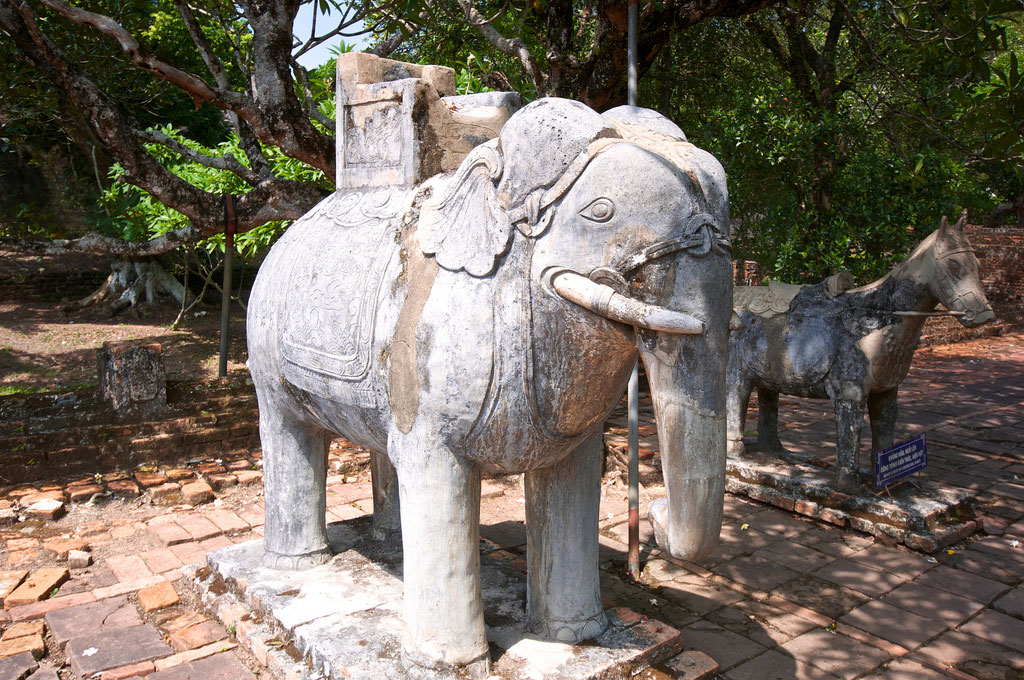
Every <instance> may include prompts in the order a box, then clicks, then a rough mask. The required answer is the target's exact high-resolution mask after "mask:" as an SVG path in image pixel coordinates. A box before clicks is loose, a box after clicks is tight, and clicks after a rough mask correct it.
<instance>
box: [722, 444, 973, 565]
mask: <svg viewBox="0 0 1024 680" xmlns="http://www.w3.org/2000/svg"><path fill="white" fill-rule="evenodd" d="M867 474H868V472H867V471H865V470H861V477H862V478H865V477H866V476H867ZM832 478H833V475H832V472H831V471H829V470H825V469H823V468H820V467H817V466H814V465H811V464H808V463H806V462H803V461H801V460H799V459H796V458H795V457H791V456H777V455H772V454H766V453H760V452H756V451H754V452H751V451H747V452H744V453H743V454H740V455H738V456H734V455H730V456H729V458H728V460H727V461H726V490H727V491H729V492H730V493H732V494H736V495H741V496H748V497H750V498H752V499H754V500H757V501H761V502H763V503H769V504H771V505H774V506H776V507H780V508H783V509H785V510H789V511H790V512H794V513H796V514H799V515H804V516H805V517H813V518H815V519H819V520H822V521H824V522H828V523H829V524H834V525H836V526H849V527H851V528H853V529H857V530H858V531H863V532H865V533H868V534H871V535H873V536H879V537H881V536H886V537H888V538H891V539H896V540H897V541H900V542H902V543H903V544H905V545H906V546H907V547H909V548H911V549H913V550H918V551H921V552H926V553H931V552H935V551H937V550H939V549H941V548H944V547H946V546H949V545H953V544H954V543H959V542H960V541H962V540H964V539H965V538H967V537H968V536H970V535H971V534H973V533H974V532H975V531H977V530H978V528H979V522H977V521H976V520H975V519H974V511H973V509H972V507H971V502H972V501H973V498H974V497H973V496H972V495H971V494H970V493H967V492H966V491H963V490H961V489H954V488H950V487H947V486H943V485H942V484H940V483H938V482H935V481H932V480H929V479H927V478H923V477H915V478H913V479H912V480H911V481H909V482H905V483H903V484H900V485H897V486H893V487H890V488H889V489H888V490H882V491H880V492H875V491H873V490H871V489H870V488H869V487H864V488H863V489H862V490H861V492H860V493H858V494H847V493H842V492H840V491H837V490H836V489H835V488H834V486H833V479H832Z"/></svg>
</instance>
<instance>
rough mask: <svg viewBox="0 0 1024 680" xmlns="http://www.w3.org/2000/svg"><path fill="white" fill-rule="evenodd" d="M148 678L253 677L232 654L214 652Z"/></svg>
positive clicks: (205, 679)
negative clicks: (211, 654)
mask: <svg viewBox="0 0 1024 680" xmlns="http://www.w3.org/2000/svg"><path fill="white" fill-rule="evenodd" d="M146 677H147V678H148V680H197V679H198V678H202V679H203V680H241V679H243V678H251V677H253V674H252V672H251V671H250V670H249V669H248V668H246V667H245V666H244V665H242V662H240V661H239V660H238V658H237V657H235V655H233V654H215V655H213V656H208V657H206V658H204V659H199V660H198V661H189V662H186V663H183V664H181V665H180V666H175V667H173V668H168V669H166V670H162V671H157V672H156V673H153V674H152V675H148V676H146Z"/></svg>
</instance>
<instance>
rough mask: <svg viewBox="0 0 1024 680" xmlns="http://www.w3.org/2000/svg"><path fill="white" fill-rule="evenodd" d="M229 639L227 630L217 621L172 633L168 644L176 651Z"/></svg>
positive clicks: (206, 622)
mask: <svg viewBox="0 0 1024 680" xmlns="http://www.w3.org/2000/svg"><path fill="white" fill-rule="evenodd" d="M226 637H227V629H226V628H224V627H223V626H221V625H220V624H219V623H217V622H215V621H204V622H202V623H200V624H196V625H194V626H189V627H187V628H183V629H181V630H179V631H176V632H175V633H172V634H171V635H170V637H169V638H168V642H170V643H171V646H172V647H173V648H174V651H185V650H186V649H196V648H197V647H203V646H206V645H208V644H212V643H214V642H216V641H218V640H223V639H224V638H226Z"/></svg>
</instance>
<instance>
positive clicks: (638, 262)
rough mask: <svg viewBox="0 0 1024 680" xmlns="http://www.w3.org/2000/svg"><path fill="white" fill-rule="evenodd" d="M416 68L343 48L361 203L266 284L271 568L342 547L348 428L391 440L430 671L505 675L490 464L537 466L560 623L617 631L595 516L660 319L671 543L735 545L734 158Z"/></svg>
mask: <svg viewBox="0 0 1024 680" xmlns="http://www.w3.org/2000/svg"><path fill="white" fill-rule="evenodd" d="M370 64H378V65H380V64H384V65H382V66H381V68H382V69H383V74H384V75H382V76H381V77H382V78H383V80H374V81H373V82H371V83H367V82H364V81H363V76H362V75H359V74H361V73H362V72H363V67H364V66H365V67H366V72H367V73H369V72H370V69H371V68H376V67H371V66H370ZM348 66H351V68H352V69H355V72H351V73H350V72H349V70H347V69H348ZM417 72H420V73H422V72H425V70H423V71H421V69H420V67H416V66H411V65H405V64H398V63H394V62H391V63H384V62H379V61H374V58H373V57H372V56H370V55H365V54H363V55H351V56H350V55H346V56H343V57H342V58H341V59H339V77H338V80H339V95H338V112H339V113H338V163H337V168H338V179H337V187H338V188H339V190H338V191H336V192H335V193H334V194H333V195H331V196H329V197H327V198H326V199H325V200H324V201H322V202H321V203H320V204H318V205H317V206H316V207H315V208H314V209H313V210H312V211H310V212H309V213H307V214H306V215H305V216H303V217H302V218H300V219H299V220H297V221H296V222H295V223H293V224H292V226H290V227H289V232H288V235H287V237H286V238H284V239H282V240H281V241H279V242H278V244H276V245H275V246H274V249H273V251H272V252H271V254H270V255H269V256H268V259H267V261H266V262H265V264H264V265H263V266H262V267H261V270H260V272H259V274H258V275H257V280H256V282H255V284H254V288H253V295H252V298H251V300H250V304H249V310H248V318H247V323H248V328H249V333H248V336H247V337H248V342H249V367H250V371H251V373H252V377H253V382H254V384H255V387H256V390H257V393H258V395H259V402H260V422H261V432H260V436H261V442H262V447H263V452H264V456H265V457H266V460H267V469H268V474H267V476H266V477H265V479H264V482H265V489H266V494H265V499H266V500H265V504H266V526H265V536H266V554H265V555H264V558H263V559H264V560H265V561H266V563H267V564H268V565H272V566H275V567H277V568H280V569H294V568H312V567H315V566H317V565H319V564H322V563H324V562H326V561H328V560H329V559H330V558H331V555H330V553H329V551H328V550H327V546H326V541H325V537H324V532H325V529H324V507H325V506H326V498H325V494H324V486H325V482H326V469H325V466H324V463H323V461H324V459H325V452H326V451H325V447H326V444H327V436H328V434H329V433H328V432H327V430H326V429H324V428H325V427H336V428H337V429H338V430H344V431H345V432H346V433H347V435H348V436H349V437H351V438H353V443H355V444H358V445H360V446H364V447H366V448H368V449H370V450H371V451H373V452H374V453H373V454H372V457H371V468H372V474H373V479H374V482H373V490H372V507H373V512H374V520H375V522H376V524H377V528H376V532H377V533H378V534H379V535H381V536H386V535H388V534H389V533H394V532H396V531H397V529H398V528H399V526H398V524H399V513H398V505H397V489H398V486H399V484H398V482H399V480H398V477H401V488H402V511H401V517H400V521H401V530H402V534H403V536H404V540H405V549H406V551H407V552H408V554H407V555H406V556H405V558H406V560H407V562H406V563H407V564H410V565H415V567H414V568H415V574H414V575H413V574H410V575H409V577H408V578H407V579H406V584H407V590H406V594H405V597H406V606H405V617H404V619H405V620H404V621H403V626H404V628H405V630H406V635H405V636H404V644H405V646H406V648H407V649H406V652H407V656H408V658H411V659H414V660H415V663H417V664H421V665H426V666H433V665H435V664H438V663H442V664H447V663H455V664H456V665H459V664H470V665H471V666H472V668H471V669H467V668H461V669H460V672H470V673H483V672H484V671H486V670H487V669H486V665H487V661H486V658H485V657H486V655H487V653H488V650H487V644H486V635H485V628H484V621H483V619H482V617H481V615H480V611H481V607H480V604H479V602H478V596H477V595H476V593H477V592H478V589H477V587H476V581H477V578H478V577H477V575H476V572H477V570H478V566H477V560H476V554H477V552H478V550H479V536H478V533H479V530H478V526H479V521H478V518H477V508H478V506H479V490H478V487H479V474H480V470H481V469H487V468H497V469H500V470H503V471H504V472H506V473H516V472H521V471H527V470H529V472H528V481H527V484H528V485H529V487H530V489H531V493H530V494H528V497H527V508H526V510H527V514H528V515H529V522H528V524H529V526H530V527H533V529H532V530H531V535H530V541H531V545H538V546H539V547H538V548H537V549H536V550H531V551H530V554H529V556H528V558H527V560H528V562H529V570H530V571H531V574H532V575H531V578H532V579H533V581H532V582H533V583H534V584H535V587H534V588H533V590H532V591H531V598H532V599H531V602H532V603H533V606H534V611H535V612H536V613H537V618H538V622H537V630H542V631H543V632H544V633H545V634H546V635H548V636H550V637H552V638H554V639H559V640H564V641H575V642H579V641H582V640H585V639H589V638H591V637H595V636H598V635H599V634H600V632H601V631H602V630H604V629H605V628H606V622H605V620H604V614H603V606H602V603H601V598H600V584H599V581H598V570H597V554H598V539H597V532H596V531H595V529H596V527H595V526H594V523H595V522H596V520H597V509H598V505H599V500H600V499H599V495H600V469H599V468H600V464H599V462H600V458H601V450H602V442H601V426H600V423H601V421H602V419H603V418H604V416H605V415H606V414H607V413H608V411H609V410H610V408H611V407H612V406H613V405H614V402H615V399H616V398H617V395H619V394H621V393H622V391H623V390H624V388H625V385H626V381H627V379H628V374H629V371H630V368H631V367H632V366H633V364H634V363H635V361H636V359H637V351H638V350H637V345H636V344H635V342H634V338H632V337H627V336H626V335H623V328H625V327H638V328H640V329H641V330H640V336H641V341H640V343H639V346H640V347H639V351H640V352H641V353H642V354H643V359H644V362H645V365H646V366H647V367H648V376H649V380H650V384H651V388H652V392H653V393H654V400H655V401H656V402H658V403H659V404H661V407H659V408H660V413H662V414H664V417H663V418H662V421H663V423H662V428H661V433H660V434H661V435H662V442H661V443H662V452H661V453H662V460H663V461H665V470H664V472H665V475H666V477H667V478H670V479H671V480H672V483H673V485H674V486H675V487H676V488H678V489H680V490H683V489H686V491H681V492H680V493H679V494H678V495H675V496H674V499H673V505H672V507H669V505H668V504H667V502H666V501H665V499H657V500H655V501H654V503H653V504H652V506H651V509H650V512H649V516H650V518H651V523H652V525H653V526H654V534H655V536H656V537H657V539H658V543H659V545H661V546H662V547H663V548H664V549H666V550H668V551H670V552H671V553H672V554H674V555H676V556H677V557H680V558H685V559H696V558H697V557H699V556H701V555H702V554H704V553H706V552H707V551H709V550H710V549H711V547H712V545H713V544H714V538H715V536H716V535H717V533H718V531H719V527H720V524H721V516H720V513H719V510H718V508H719V507H720V500H715V499H716V498H717V499H720V498H721V496H722V494H723V486H724V474H723V473H722V467H723V466H722V461H723V460H724V456H725V450H724V448H725V447H724V442H723V441H722V439H721V437H720V436H719V435H720V433H721V427H722V424H723V423H722V418H723V417H724V413H723V411H724V398H725V395H724V373H725V365H724V359H725V356H726V353H725V343H726V340H727V334H728V322H729V316H730V314H731V309H730V302H731V300H730V296H729V295H728V291H729V290H730V288H731V260H730V256H729V253H730V249H731V246H730V242H729V229H730V220H729V217H728V200H727V191H726V182H725V173H724V170H723V169H722V167H721V165H720V164H719V163H718V162H717V161H716V160H715V159H714V158H713V157H711V156H710V155H709V154H707V153H706V152H703V151H701V150H700V149H697V148H696V147H694V146H693V145H691V144H689V143H688V142H686V141H685V137H684V136H683V135H682V132H681V131H680V130H679V129H678V127H676V126H675V125H674V124H673V123H672V122H671V121H669V120H668V119H667V118H664V117H663V116H661V115H660V114H657V113H656V112H654V111H648V110H643V109H638V108H636V107H618V108H616V109H613V110H611V111H607V112H605V113H604V114H598V113H597V112H596V111H594V110H592V109H590V108H588V107H586V106H585V105H582V104H580V103H579V102H575V101H570V100H565V99H556V98H546V99H541V100H538V101H536V102H533V103H531V104H529V105H528V106H526V107H524V108H523V109H521V110H520V111H518V112H516V113H515V114H514V115H512V116H511V117H510V118H508V121H507V122H505V124H504V125H503V126H500V131H499V130H498V129H497V126H498V125H500V117H491V116H490V114H489V113H488V115H478V114H483V113H485V112H484V109H495V110H497V109H500V108H501V107H500V106H494V104H495V103H504V102H507V101H508V99H509V98H508V96H507V95H487V97H485V98H473V99H460V100H458V101H452V102H445V101H443V100H441V99H440V97H439V96H438V92H437V90H436V86H435V85H434V84H432V83H431V82H430V81H429V80H427V79H424V78H417V77H414V74H415V73H417ZM367 77H371V78H375V77H376V76H367ZM449 104H451V106H449ZM495 112H497V111H492V112H490V113H495ZM454 114H458V116H456V115H454ZM460 117H461V118H460ZM493 120H498V121H499V122H498V123H495V124H494V127H489V126H490V125H491V123H490V122H488V121H493ZM449 123H451V124H449ZM495 133H497V139H491V138H492V137H493V136H494V134H495ZM447 168H450V169H453V170H454V172H453V173H452V174H441V175H438V174H436V173H438V172H443V171H444V170H445V169H447ZM427 177H431V179H426V178H427ZM623 177H629V178H631V179H632V180H633V181H630V182H623V181H622V178H623ZM419 182H422V184H418V183H419ZM637 224H642V225H644V228H643V229H642V230H640V231H639V232H638V231H636V229H635V225H637ZM541 237H543V239H542V240H541ZM655 261H657V265H658V268H657V271H658V272H659V273H658V274H657V276H656V277H655V278H657V279H658V282H654V281H653V280H651V283H650V286H649V289H648V288H645V286H646V285H647V284H646V283H642V282H646V281H648V280H649V279H648V276H649V275H651V274H653V271H654V269H656V267H655V266H654V263H655ZM668 272H672V273H671V274H669V273H668ZM662 277H664V281H662ZM354 282H358V283H354ZM630 282H632V284H631V283H630ZM633 284H636V285H633ZM382 291H383V292H382ZM709 291H714V293H713V294H710V293H709ZM723 293H725V294H723ZM682 309H686V310H687V312H683V311H680V310H682ZM602 319H605V320H602ZM606 320H611V322H614V323H609V322H608V321H606ZM428 327H429V329H430V331H429V334H430V342H429V343H425V342H424V341H423V334H424V333H426V332H427V331H424V330H423V329H426V328H428ZM421 366H430V367H431V368H430V371H429V380H428V376H427V374H426V372H424V371H422V370H420V369H419V368H417V367H421ZM528 376H537V377H536V382H537V385H534V386H533V387H531V386H530V383H531V382H533V381H534V380H535V379H534V378H532V377H528ZM524 380H525V381H526V382H525V383H524V382H523V381H524ZM306 395H316V396H315V397H314V396H310V399H312V401H310V400H307V398H306ZM456 395H457V396H456ZM667 395H671V396H667ZM300 401H301V402H302V403H301V404H300V403H299V402H300ZM342 404H344V405H345V406H340V405H342ZM698 404H700V406H698ZM307 414H309V415H307ZM310 416H311V417H310ZM324 423H331V424H332V425H330V426H325V425H323V424H324ZM684 423H685V426H684ZM439 433H442V434H440V435H439ZM553 433H559V434H558V435H557V436H553ZM567 433H572V434H571V435H569V434H567ZM716 433H717V434H716ZM385 444H386V446H387V448H388V449H389V450H388V451H387V452H386V455H385V452H384V451H382V449H383V448H384V447H385ZM570 449H571V450H572V452H573V453H572V455H567V453H568V452H569V451H570ZM697 452H699V454H698V453H697ZM391 461H394V462H395V463H396V464H397V465H396V466H394V467H393V466H392V464H391ZM270 471H273V474H269V473H270ZM361 505H362V506H363V507H367V506H368V505H369V503H368V502H363V503H362V504H361ZM705 509H706V510H707V511H705ZM554 518H557V521H556V520H555V519H554ZM556 526H557V527H558V528H557V529H554V528H553V527H556ZM541 527H551V529H550V530H548V529H543V528H541ZM440 555H443V558H441V557H439V556H440ZM453 575H455V577H453ZM308 606H309V607H317V606H319V605H318V603H315V602H312V603H310V604H309V605H308ZM308 613H309V612H305V613H303V614H301V616H305V615H306V614H308ZM296 616H297V618H301V616H300V615H299V614H297V615H296ZM440 650H443V652H442V651H440Z"/></svg>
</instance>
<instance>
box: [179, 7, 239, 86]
mask: <svg viewBox="0 0 1024 680" xmlns="http://www.w3.org/2000/svg"><path fill="white" fill-rule="evenodd" d="M174 5H175V7H177V8H178V14H180V15H181V20H182V21H183V22H185V28H186V30H188V34H189V36H191V38H192V42H193V43H194V44H195V46H196V49H197V50H199V56H200V57H202V59H203V63H204V64H206V68H207V69H209V71H210V75H212V76H213V79H214V81H216V83H217V86H218V87H219V88H220V89H221V90H229V89H230V88H231V85H230V83H229V82H228V74H227V72H225V71H224V66H223V65H222V64H221V63H220V59H218V58H217V55H216V54H214V53H213V49H211V48H210V43H209V41H208V40H207V39H206V34H204V33H203V29H202V28H200V26H199V22H198V21H196V17H195V15H194V14H192V8H191V7H189V5H188V2H187V0H174Z"/></svg>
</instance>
